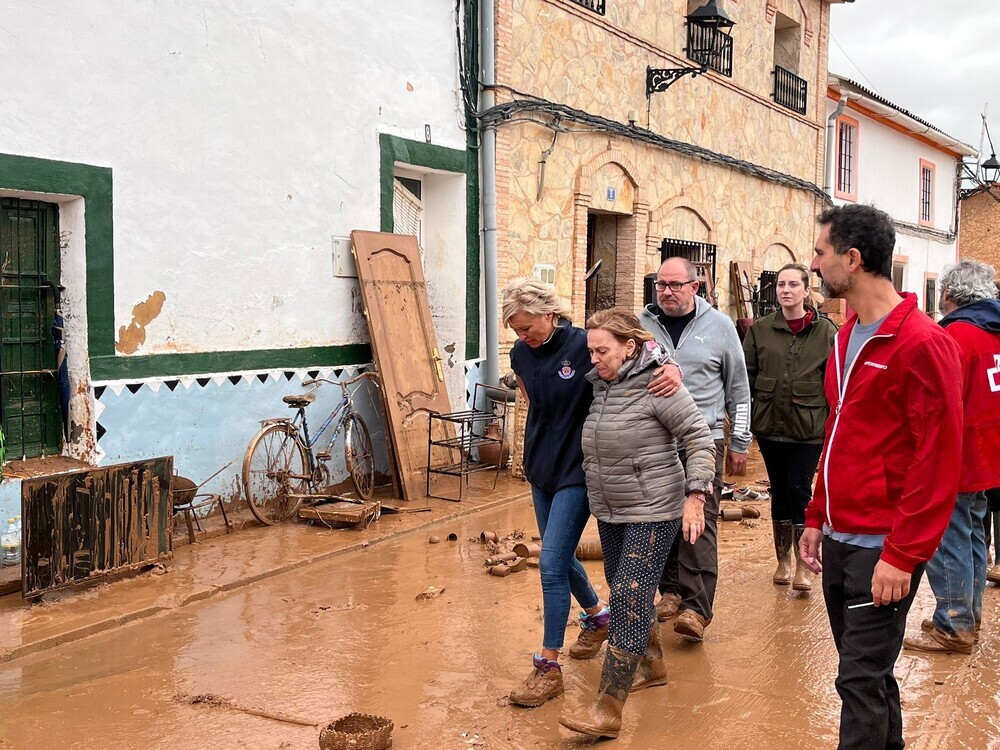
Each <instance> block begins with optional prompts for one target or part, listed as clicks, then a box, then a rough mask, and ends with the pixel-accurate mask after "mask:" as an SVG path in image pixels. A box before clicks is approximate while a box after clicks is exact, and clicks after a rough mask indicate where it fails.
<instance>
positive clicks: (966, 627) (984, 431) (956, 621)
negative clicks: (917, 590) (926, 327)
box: [903, 260, 1000, 654]
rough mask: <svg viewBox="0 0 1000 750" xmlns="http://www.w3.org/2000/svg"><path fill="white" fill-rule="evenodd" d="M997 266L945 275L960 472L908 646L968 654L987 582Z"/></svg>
mask: <svg viewBox="0 0 1000 750" xmlns="http://www.w3.org/2000/svg"><path fill="white" fill-rule="evenodd" d="M995 275H996V274H995V272H994V270H993V266H989V265H986V264H985V263H979V262H978V261H975V260H962V261H960V262H959V263H957V264H956V265H954V266H952V267H951V268H949V269H947V270H946V271H945V272H944V274H943V275H942V276H941V311H942V312H944V313H946V314H945V316H944V318H942V319H941V325H942V326H944V329H945V331H947V332H948V333H949V334H951V336H952V338H954V339H955V341H957V342H958V346H959V349H960V351H961V358H962V371H963V381H964V382H963V392H962V400H963V407H964V409H963V411H964V417H965V426H964V429H963V432H962V471H961V473H960V475H959V484H958V499H957V501H956V503H955V510H954V511H953V512H952V514H951V521H950V522H949V524H948V528H947V529H946V530H945V532H944V536H943V537H942V538H941V545H940V546H939V547H938V550H937V552H935V553H934V557H932V558H931V559H930V562H928V563H927V581H928V582H929V583H930V585H931V589H932V590H933V591H934V596H935V598H936V599H937V604H936V606H935V609H934V616H933V617H932V618H928V619H926V620H924V621H923V622H921V624H920V627H921V632H920V634H919V635H916V636H913V637H911V638H907V639H906V640H904V641H903V648H906V649H910V650H912V651H924V652H927V653H938V654H949V653H960V654H971V653H972V646H973V644H974V643H975V641H976V637H977V636H978V634H979V624H980V622H981V621H982V619H983V590H984V589H985V587H986V533H985V528H984V525H983V521H984V519H985V517H986V492H985V491H986V490H988V489H991V488H993V487H998V486H1000V453H998V451H997V446H1000V300H998V299H997V298H996V285H995V284H994V282H993V279H994V277H995Z"/></svg>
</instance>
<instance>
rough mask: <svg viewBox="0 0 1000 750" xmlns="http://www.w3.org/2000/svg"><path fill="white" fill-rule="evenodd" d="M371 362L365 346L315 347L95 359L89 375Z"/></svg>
mask: <svg viewBox="0 0 1000 750" xmlns="http://www.w3.org/2000/svg"><path fill="white" fill-rule="evenodd" d="M371 361H372V350H371V347H370V346H369V345H368V344H348V345H345V346H314V347H308V348H302V349H258V350H252V351H235V352H200V353H190V354H147V355H139V356H134V357H116V356H110V357H94V358H92V359H91V360H90V376H91V378H93V379H94V380H95V381H101V380H133V379H139V378H152V377H163V376H171V375H175V376H176V375H203V374H206V373H215V372H244V371H247V370H296V369H304V368H309V367H340V366H346V365H359V364H367V363H368V362H371Z"/></svg>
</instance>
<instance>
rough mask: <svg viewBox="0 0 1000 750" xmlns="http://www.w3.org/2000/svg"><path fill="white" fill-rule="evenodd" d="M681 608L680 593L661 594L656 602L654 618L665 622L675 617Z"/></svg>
mask: <svg viewBox="0 0 1000 750" xmlns="http://www.w3.org/2000/svg"><path fill="white" fill-rule="evenodd" d="M680 609H681V597H680V594H661V595H660V601H658V602H657V603H656V619H657V620H659V621H660V622H666V621H667V620H672V619H673V618H675V617H677V613H678V612H679V611H680Z"/></svg>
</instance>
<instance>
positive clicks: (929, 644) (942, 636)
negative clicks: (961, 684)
mask: <svg viewBox="0 0 1000 750" xmlns="http://www.w3.org/2000/svg"><path fill="white" fill-rule="evenodd" d="M920 625H921V632H920V634H919V635H916V636H913V637H911V638H904V639H903V648H905V649H908V650H910V651H922V652H924V653H926V654H971V653H972V645H973V643H974V639H973V634H972V633H960V634H956V635H949V634H948V633H945V632H944V631H943V630H938V629H937V628H933V629H932V630H931V631H930V632H927V631H926V630H924V629H923V623H920Z"/></svg>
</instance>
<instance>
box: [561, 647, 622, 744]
mask: <svg viewBox="0 0 1000 750" xmlns="http://www.w3.org/2000/svg"><path fill="white" fill-rule="evenodd" d="M638 667H639V654H630V653H628V652H627V651H620V650H618V649H617V648H615V647H614V646H611V645H608V650H607V653H606V654H605V655H604V669H603V670H602V671H601V686H600V687H599V688H598V689H597V698H595V699H594V702H593V704H591V706H590V707H588V708H586V709H583V710H582V711H577V712H576V713H574V714H572V715H571V716H563V717H562V718H561V719H559V723H560V724H562V725H563V726H564V727H566V728H567V729H572V730H573V731H574V732H580V733H581V734H587V735H590V736H591V737H617V736H618V732H619V731H621V728H622V708H624V706H625V700H626V699H627V698H628V693H629V689H630V688H631V687H632V680H633V678H634V677H635V672H636V670H637V669H638Z"/></svg>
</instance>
